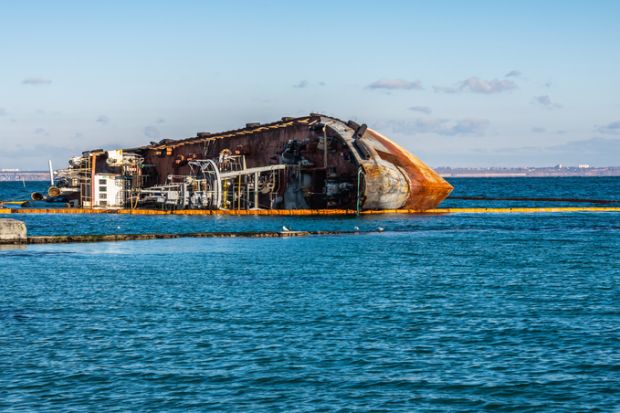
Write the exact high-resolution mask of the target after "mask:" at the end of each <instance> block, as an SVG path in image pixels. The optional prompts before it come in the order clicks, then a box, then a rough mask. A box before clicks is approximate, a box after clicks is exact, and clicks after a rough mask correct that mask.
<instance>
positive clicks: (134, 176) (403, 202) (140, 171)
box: [64, 114, 452, 210]
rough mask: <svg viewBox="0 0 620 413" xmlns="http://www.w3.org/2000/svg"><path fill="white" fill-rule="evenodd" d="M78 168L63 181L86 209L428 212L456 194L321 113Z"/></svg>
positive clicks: (400, 153) (366, 133)
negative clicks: (391, 210) (408, 210)
mask: <svg viewBox="0 0 620 413" xmlns="http://www.w3.org/2000/svg"><path fill="white" fill-rule="evenodd" d="M72 165H73V166H72V168H69V169H68V170H66V171H65V172H64V174H65V180H64V182H65V183H70V185H72V187H73V188H75V191H76V192H77V193H78V194H79V196H78V197H77V198H78V199H79V202H77V206H81V207H119V208H124V207H132V208H135V207H138V208H139V207H143V208H145V207H156V208H164V209H187V208H200V209H305V208H310V209H323V208H341V209H357V210H363V209H365V210H370V209H372V210H381V209H401V208H406V209H416V210H425V209H430V208H434V207H436V206H437V205H438V204H439V203H440V202H441V201H442V200H443V199H444V198H446V197H447V196H448V195H449V193H450V192H451V191H452V186H451V185H450V184H448V183H447V182H446V181H445V180H444V179H442V178H441V177H440V176H439V175H438V174H437V173H436V172H435V171H433V170H432V169H431V168H430V167H428V166H427V165H426V164H425V163H424V162H422V161H421V160H420V159H418V158H417V157H415V156H414V155H412V154H411V153H409V152H408V151H407V150H405V149H403V148H402V147H401V146H399V145H398V144H396V143H395V142H393V141H392V140H390V139H389V138H387V137H385V136H384V135H381V134H380V133H378V132H376V131H374V130H371V129H368V128H367V127H366V125H358V124H356V123H355V122H352V121H349V122H344V121H341V120H339V119H336V118H332V117H328V116H324V115H320V114H311V115H310V116H305V117H300V118H283V119H282V120H281V121H278V122H274V123H270V124H264V125H260V124H248V125H246V127H245V128H243V129H238V130H234V131H229V132H222V133H208V132H201V133H198V134H197V136H196V137H192V138H188V139H183V140H169V139H166V140H162V141H160V142H158V143H155V142H153V143H151V144H150V145H148V146H144V147H139V148H132V149H125V150H121V151H101V150H98V151H90V152H85V153H83V154H82V156H81V157H76V158H74V159H73V160H72ZM67 185H69V184H67ZM110 188H112V189H110ZM110 194H113V196H111V195H110Z"/></svg>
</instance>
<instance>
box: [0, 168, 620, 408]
mask: <svg viewBox="0 0 620 413" xmlns="http://www.w3.org/2000/svg"><path fill="white" fill-rule="evenodd" d="M453 183H454V184H455V185H457V190H456V191H455V192H456V194H457V195H460V196H465V195H472V196H474V195H487V196H537V197H545V196H549V197H584V198H599V199H612V198H615V199H618V198H620V179H619V178H598V179H596V178H593V179H583V178H582V179H525V178H520V179H513V180H505V179H504V180H502V179H475V180H474V179H470V180H467V179H461V180H453ZM28 185H30V186H31V187H32V186H36V185H39V186H40V185H41V184H28ZM20 186H21V183H20V184H19V185H17V186H16V185H14V184H2V183H0V199H9V198H15V197H20V196H21V197H23V193H21V191H22V190H23V188H20ZM43 186H44V185H43ZM31 187H30V188H29V189H32V188H31ZM486 204H487V205H488V204H489V203H488V202H487V203H486ZM513 204H514V203H513ZM521 204H523V203H521ZM446 205H450V206H465V205H479V203H467V202H465V201H461V202H457V201H456V200H448V201H447V202H446ZM0 217H7V216H0ZM11 217H12V218H19V219H23V220H24V221H26V222H27V224H28V226H29V230H30V232H31V234H32V235H40V234H63V233H64V234H68V233H71V234H77V233H114V232H119V233H131V232H165V231H167V232H177V231H178V232H187V231H210V230H214V231H247V230H269V231H273V230H278V229H279V228H280V227H281V226H282V225H286V226H288V227H292V228H293V229H324V230H332V229H346V230H350V229H352V228H353V227H354V226H355V225H357V226H359V227H360V228H361V229H362V230H364V229H375V228H377V227H379V226H381V227H384V228H385V232H383V233H374V234H362V235H344V236H327V237H305V238H291V239H177V240H161V241H135V242H125V243H102V244H73V245H42V246H29V247H25V248H11V249H3V250H0V411H9V412H10V411H50V412H60V411H93V410H99V411H217V410H219V411H259V412H260V411H390V412H391V411H402V412H412V411H480V410H494V411H532V412H540V411H554V412H555V411H566V412H576V411H601V412H607V411H618V409H619V408H620V392H619V388H620V386H619V382H620V258H619V256H620V255H619V254H620V213H561V214H533V215H522V214H514V215H513V214H510V215H491V214H488V215H464V214H463V215H459V214H456V215H450V216H399V215H391V216H381V217H364V218H321V219H319V218H292V217H290V218H269V217H260V218H255V217H180V216H179V217H173V216H169V217H127V216H114V215H108V216H96V215H94V216H79V215H68V216H54V215H38V216H24V215H12V216H11Z"/></svg>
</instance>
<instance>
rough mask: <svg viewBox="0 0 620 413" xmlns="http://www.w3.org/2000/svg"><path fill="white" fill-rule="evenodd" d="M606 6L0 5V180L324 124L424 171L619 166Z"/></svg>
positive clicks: (619, 89) (614, 36)
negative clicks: (171, 141)
mask: <svg viewBox="0 0 620 413" xmlns="http://www.w3.org/2000/svg"><path fill="white" fill-rule="evenodd" d="M618 16H620V2H618V1H596V2H594V1H546V2H539V1H536V2H535V1H521V2H497V1H495V2H491V1H488V2H484V1H467V2H464V1H432V2H431V1H424V2H423V1H385V2H375V1H368V2H364V1H355V2H353V1H351V2H348V1H339V2H337V1H313V2H292V1H289V2H285V1H227V2H223V1H222V2H209V1H105V2H103V1H101V2H97V3H96V2H78V1H75V2H70V1H53V2H49V1H38V2H34V1H27V0H23V1H19V2H17V1H1V0H0V142H1V143H2V149H1V150H0V168H15V167H17V168H23V169H29V168H31V169H45V167H46V163H47V159H48V158H52V159H53V160H54V162H55V166H57V167H60V166H63V165H64V164H66V160H67V159H68V158H69V157H70V156H71V155H73V154H76V153H80V152H81V151H82V150H86V149H93V148H101V147H103V148H114V147H128V146H135V145H141V144H144V143H147V142H149V141H151V140H159V139H161V138H183V137H188V136H194V135H195V133H196V132H198V131H219V130H227V129H233V128H238V127H241V126H242V125H243V124H245V123H246V122H253V121H257V122H269V121H273V120H276V119H278V118H280V117H281V116H298V115H304V114H307V113H309V112H322V113H326V114H329V115H332V116H336V117H340V118H343V119H355V120H357V121H360V122H365V123H367V124H368V125H369V126H370V127H374V128H375V129H377V130H379V131H380V132H383V133H385V134H387V135H388V136H391V137H393V138H394V139H396V140H397V141H398V142H400V143H401V144H402V145H403V146H405V147H406V148H408V149H409V150H411V151H412V152H414V153H416V154H417V155H419V156H420V157H422V159H424V160H426V161H427V162H428V163H429V164H430V165H432V166H442V165H450V166H493V165H505V166H520V165H533V166H538V165H554V164H557V163H563V164H580V163H588V164H592V165H600V166H604V165H619V164H620V24H618Z"/></svg>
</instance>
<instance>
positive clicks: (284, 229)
mask: <svg viewBox="0 0 620 413" xmlns="http://www.w3.org/2000/svg"><path fill="white" fill-rule="evenodd" d="M282 231H284V232H289V231H290V229H288V228H287V227H285V226H284V225H282Z"/></svg>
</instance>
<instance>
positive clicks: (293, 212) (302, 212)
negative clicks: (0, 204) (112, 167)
mask: <svg viewBox="0 0 620 413" xmlns="http://www.w3.org/2000/svg"><path fill="white" fill-rule="evenodd" d="M566 212H620V207H529V208H435V209H427V210H424V211H422V210H415V209H384V210H368V211H361V212H360V214H361V215H385V214H405V215H420V214H425V215H432V214H507V213H518V214H527V213H566ZM2 214H24V215H28V214H121V215H233V216H240V215H252V216H257V215H264V216H322V215H331V216H333V215H356V214H357V211H355V210H352V209H277V210H200V209H193V210H176V211H161V210H150V209H78V208H56V209H54V208H50V209H43V208H42V209H28V208H5V209H0V215H2Z"/></svg>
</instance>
